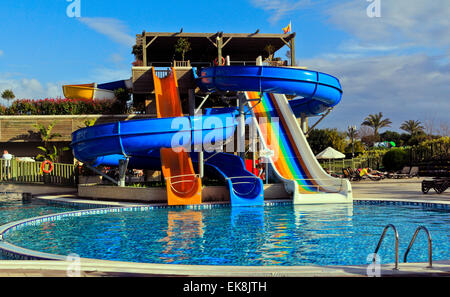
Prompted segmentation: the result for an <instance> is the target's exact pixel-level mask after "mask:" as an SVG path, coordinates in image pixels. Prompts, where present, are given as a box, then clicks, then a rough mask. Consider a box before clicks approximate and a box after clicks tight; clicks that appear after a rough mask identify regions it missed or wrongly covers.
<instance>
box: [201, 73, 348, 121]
mask: <svg viewBox="0 0 450 297" xmlns="http://www.w3.org/2000/svg"><path fill="white" fill-rule="evenodd" d="M194 73H195V71H194ZM196 81H197V85H198V86H199V87H200V88H201V89H202V90H203V91H209V92H213V91H255V92H266V93H278V94H286V95H295V96H300V97H302V98H295V99H293V100H290V101H289V105H290V106H291V109H292V111H293V112H294V114H295V115H296V116H297V117H298V116H300V114H302V113H304V114H306V115H307V116H313V115H320V114H322V113H323V112H324V111H326V110H328V109H329V108H330V107H334V106H335V105H337V104H338V103H339V102H340V101H341V98H342V87H341V84H340V82H339V80H338V79H337V78H336V77H334V76H332V75H329V74H325V73H321V72H317V71H311V70H305V69H299V68H290V67H273V66H220V67H207V68H202V69H200V72H199V74H198V75H196Z"/></svg>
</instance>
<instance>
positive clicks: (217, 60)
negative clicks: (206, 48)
mask: <svg viewBox="0 0 450 297" xmlns="http://www.w3.org/2000/svg"><path fill="white" fill-rule="evenodd" d="M214 64H216V66H223V65H225V58H224V57H222V64H220V65H219V58H216V59H215V60H214Z"/></svg>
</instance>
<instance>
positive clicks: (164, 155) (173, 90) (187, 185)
mask: <svg viewBox="0 0 450 297" xmlns="http://www.w3.org/2000/svg"><path fill="white" fill-rule="evenodd" d="M152 71H153V83H154V85H155V98H156V108H157V113H158V118H168V117H182V116H183V111H182V109H181V101H180V95H179V93H178V82H177V77H176V74H175V71H174V70H173V69H171V71H170V73H169V75H168V76H167V77H164V78H159V77H158V76H157V75H156V72H155V68H153V70H152ZM161 165H162V171H163V174H164V177H165V179H166V185H167V203H168V204H169V205H189V204H200V203H202V195H201V193H202V181H201V179H200V177H199V176H198V175H197V174H195V171H194V167H193V166H192V161H191V157H190V156H189V153H188V152H186V151H185V150H184V149H182V150H181V151H179V149H178V150H177V151H174V150H173V149H171V148H162V149H161Z"/></svg>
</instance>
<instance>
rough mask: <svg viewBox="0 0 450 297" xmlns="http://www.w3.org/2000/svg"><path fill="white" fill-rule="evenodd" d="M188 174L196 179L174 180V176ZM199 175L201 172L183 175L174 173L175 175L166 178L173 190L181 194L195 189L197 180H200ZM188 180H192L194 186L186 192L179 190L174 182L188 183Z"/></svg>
mask: <svg viewBox="0 0 450 297" xmlns="http://www.w3.org/2000/svg"><path fill="white" fill-rule="evenodd" d="M186 176H191V177H194V179H192V180H180V181H175V182H172V179H173V178H178V177H186ZM199 177H200V175H199V174H183V175H174V176H170V177H166V178H165V180H166V181H169V184H170V188H171V189H172V191H174V192H175V193H178V194H180V195H184V194H187V193H190V192H191V191H192V190H193V189H194V187H195V185H196V184H197V180H198V178H199ZM186 182H192V187H191V188H190V189H189V190H188V191H185V192H182V191H178V190H176V189H175V188H174V186H173V185H174V184H179V183H186Z"/></svg>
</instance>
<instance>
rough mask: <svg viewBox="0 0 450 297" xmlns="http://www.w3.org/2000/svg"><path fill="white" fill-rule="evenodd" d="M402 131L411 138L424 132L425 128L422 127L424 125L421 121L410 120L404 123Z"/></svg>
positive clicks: (401, 127)
mask: <svg viewBox="0 0 450 297" xmlns="http://www.w3.org/2000/svg"><path fill="white" fill-rule="evenodd" d="M400 129H402V130H403V131H406V132H407V133H409V134H410V135H411V136H414V135H416V134H418V133H420V132H423V130H424V127H423V126H422V123H421V122H420V121H415V120H408V121H404V122H403V123H402V125H401V126H400Z"/></svg>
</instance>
